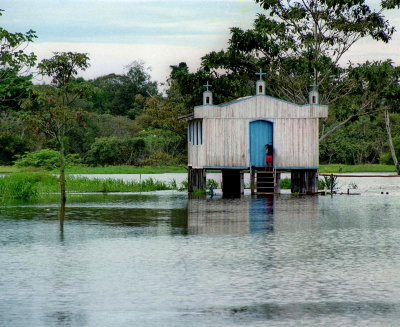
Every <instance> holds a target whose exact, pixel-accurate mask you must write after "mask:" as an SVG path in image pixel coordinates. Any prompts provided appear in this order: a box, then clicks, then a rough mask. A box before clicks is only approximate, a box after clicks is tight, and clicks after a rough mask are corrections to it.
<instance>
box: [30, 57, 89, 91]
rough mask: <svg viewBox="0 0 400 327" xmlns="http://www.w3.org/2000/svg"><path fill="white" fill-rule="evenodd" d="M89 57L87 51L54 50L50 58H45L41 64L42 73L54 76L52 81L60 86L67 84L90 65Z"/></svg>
mask: <svg viewBox="0 0 400 327" xmlns="http://www.w3.org/2000/svg"><path fill="white" fill-rule="evenodd" d="M89 66H90V65H89V57H88V55H87V54H86V53H77V52H54V53H53V57H51V58H50V59H43V60H42V61H41V62H40V63H39V65H38V68H39V72H40V73H41V74H42V75H45V76H50V77H52V78H53V80H52V83H53V84H54V85H57V86H59V87H62V86H66V85H67V84H68V83H69V82H70V81H71V80H72V79H73V78H74V76H76V74H77V73H78V70H86V69H87V68H88V67H89Z"/></svg>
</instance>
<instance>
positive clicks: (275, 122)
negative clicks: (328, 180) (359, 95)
mask: <svg viewBox="0 0 400 327" xmlns="http://www.w3.org/2000/svg"><path fill="white" fill-rule="evenodd" d="M260 76H262V74H261V73H260ZM208 86H209V85H207V91H205V92H204V94H203V105H201V106H197V107H195V108H194V113H193V114H192V115H190V116H187V117H185V118H186V119H187V120H189V128H188V156H189V160H188V161H189V162H188V166H189V191H191V190H195V189H204V188H205V172H206V171H207V170H210V169H220V170H222V179H223V192H224V195H225V193H229V194H232V195H234V196H235V195H237V194H239V195H240V193H241V191H242V188H243V182H242V177H241V176H242V174H241V171H243V170H249V169H250V170H251V171H252V173H253V174H252V176H253V179H256V178H257V172H260V171H261V170H264V169H265V166H266V164H265V145H266V144H272V145H273V168H274V171H275V172H278V173H279V172H280V171H282V170H290V171H291V172H292V180H293V184H294V189H292V191H296V192H297V191H299V192H302V193H303V192H315V191H316V177H317V169H318V166H319V158H318V155H319V152H318V146H319V142H318V123H319V118H322V117H327V114H328V109H327V106H323V105H320V104H319V100H318V92H317V91H316V90H315V89H314V90H313V91H311V92H310V95H309V104H306V105H297V104H294V103H290V102H286V101H282V100H279V99H276V98H273V97H270V96H266V95H265V82H264V81H263V80H262V79H261V78H260V80H259V81H257V85H256V95H255V96H248V97H245V98H240V99H237V100H234V101H232V102H229V103H226V104H221V105H214V104H213V97H212V93H211V91H209V90H208ZM274 176H276V175H275V174H274ZM278 176H279V174H278ZM265 182H266V183H267V181H265ZM273 182H274V185H275V187H274V185H272V189H271V188H268V189H267V188H265V190H266V191H268V192H271V191H272V192H274V191H276V190H277V188H276V185H277V181H276V180H273ZM257 188H259V191H260V190H261V189H262V188H261V185H257Z"/></svg>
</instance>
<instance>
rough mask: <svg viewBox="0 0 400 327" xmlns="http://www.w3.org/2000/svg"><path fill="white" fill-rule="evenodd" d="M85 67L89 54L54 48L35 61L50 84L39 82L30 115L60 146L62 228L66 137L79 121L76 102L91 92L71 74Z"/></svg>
mask: <svg viewBox="0 0 400 327" xmlns="http://www.w3.org/2000/svg"><path fill="white" fill-rule="evenodd" d="M88 67H89V57H88V55H87V54H85V53H75V52H55V53H54V55H53V57H51V58H50V59H44V60H42V61H41V62H40V63H39V65H38V69H39V72H40V74H42V75H44V76H49V77H52V85H44V86H39V87H37V88H36V89H35V95H36V107H35V109H36V110H34V112H33V114H32V115H31V119H32V122H33V123H34V124H35V125H36V126H37V127H38V129H40V130H42V131H43V132H44V133H46V134H47V135H49V136H50V137H51V138H53V139H54V140H55V141H56V143H57V144H58V147H59V153H60V168H59V171H60V178H59V180H60V195H61V212H60V224H61V228H63V222H64V218H63V217H64V210H65V203H66V190H65V137H66V134H67V133H68V131H69V130H70V129H71V128H72V126H73V123H74V122H79V121H82V118H83V112H82V111H81V110H80V108H79V107H77V106H76V103H77V101H78V100H79V99H80V98H82V97H87V96H88V95H89V92H90V87H89V86H88V85H87V84H86V83H80V82H76V80H74V77H75V76H76V75H77V73H78V71H79V70H85V69H86V68H88ZM61 218H62V219H61Z"/></svg>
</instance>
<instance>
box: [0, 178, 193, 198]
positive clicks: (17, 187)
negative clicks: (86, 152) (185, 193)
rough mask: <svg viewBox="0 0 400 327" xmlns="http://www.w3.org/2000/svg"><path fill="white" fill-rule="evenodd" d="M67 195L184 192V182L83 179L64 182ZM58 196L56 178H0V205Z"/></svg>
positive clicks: (71, 179)
mask: <svg viewBox="0 0 400 327" xmlns="http://www.w3.org/2000/svg"><path fill="white" fill-rule="evenodd" d="M66 186H67V188H66V190H67V193H69V194H73V193H91V192H98V193H109V192H150V191H161V190H177V191H179V190H184V189H186V188H187V184H186V183H185V182H183V183H181V184H180V185H178V184H177V182H176V181H175V180H172V181H170V182H162V181H157V180H155V179H153V178H147V179H145V180H142V181H123V180H122V179H115V178H107V179H99V178H95V179H89V178H86V177H72V176H67V178H66ZM59 192H60V185H59V180H58V178H57V177H56V176H55V175H53V174H52V173H50V172H22V173H13V174H9V175H6V176H4V177H0V202H1V201H7V200H22V201H30V200H36V199H42V198H44V197H47V196H48V195H51V194H57V193H59Z"/></svg>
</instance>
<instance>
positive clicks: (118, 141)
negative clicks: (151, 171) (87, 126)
mask: <svg viewBox="0 0 400 327" xmlns="http://www.w3.org/2000/svg"><path fill="white" fill-rule="evenodd" d="M145 148H146V146H145V142H144V140H143V139H142V138H117V137H101V138H97V139H96V140H95V142H94V143H93V144H92V146H91V147H90V150H89V152H88V153H87V156H86V159H85V161H86V163H88V164H90V165H93V166H96V165H101V166H105V165H141V164H142V163H143V158H144V156H145Z"/></svg>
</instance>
